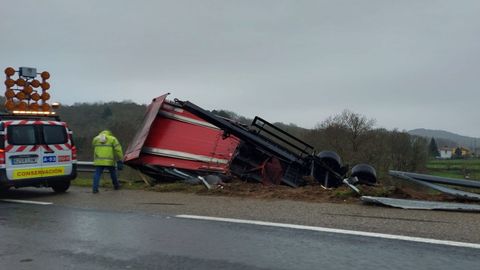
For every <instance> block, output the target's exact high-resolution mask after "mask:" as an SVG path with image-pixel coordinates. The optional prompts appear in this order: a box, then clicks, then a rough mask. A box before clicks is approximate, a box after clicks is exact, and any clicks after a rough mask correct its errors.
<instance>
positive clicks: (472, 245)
mask: <svg viewBox="0 0 480 270" xmlns="http://www.w3.org/2000/svg"><path fill="white" fill-rule="evenodd" d="M176 217H177V218H186V219H197V220H209V221H221V222H231V223H240V224H252V225H259V226H271V227H280V228H289V229H297V230H309V231H317V232H328V233H339V234H348V235H357V236H366V237H376V238H384V239H393V240H402V241H410V242H418V243H427V244H436V245H445V246H454V247H465V248H476V249H480V244H475V243H466V242H455V241H448V240H438V239H431V238H422V237H412V236H404V235H394V234H384V233H372V232H364V231H352V230H343V229H333V228H325V227H315V226H304V225H296V224H286V223H276V222H266V221H257V220H246V219H233V218H219V217H207V216H194V215H177V216H176Z"/></svg>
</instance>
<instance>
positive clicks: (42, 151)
mask: <svg viewBox="0 0 480 270" xmlns="http://www.w3.org/2000/svg"><path fill="white" fill-rule="evenodd" d="M76 152H77V151H76V147H75V145H74V142H73V133H72V131H71V130H70V129H69V128H68V127H67V124H66V123H65V122H63V121H61V120H60V119H59V118H58V117H57V116H54V117H52V116H50V117H47V116H41V117H40V116H20V115H13V114H11V115H9V114H5V115H0V188H3V189H8V188H10V187H15V188H20V187H31V186H33V187H42V186H43V187H51V188H52V189H53V190H54V191H55V192H65V191H66V190H67V189H68V188H69V187H70V181H71V180H73V179H75V177H76V175H77V164H76V163H77V157H76V154H77V153H76Z"/></svg>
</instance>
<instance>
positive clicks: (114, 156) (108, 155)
mask: <svg viewBox="0 0 480 270" xmlns="http://www.w3.org/2000/svg"><path fill="white" fill-rule="evenodd" d="M92 146H93V165H95V174H94V176H93V193H98V185H99V183H100V177H101V176H102V173H103V170H104V169H108V170H109V172H110V177H111V178H112V184H113V187H114V188H115V190H118V189H119V188H120V184H119V183H118V178H117V168H116V166H115V165H118V166H120V165H121V160H122V158H123V151H122V146H121V145H120V143H119V142H118V140H117V138H115V136H113V134H112V132H110V131H109V130H104V131H102V132H100V133H99V134H98V135H97V136H96V137H95V138H93V141H92ZM117 161H118V163H117Z"/></svg>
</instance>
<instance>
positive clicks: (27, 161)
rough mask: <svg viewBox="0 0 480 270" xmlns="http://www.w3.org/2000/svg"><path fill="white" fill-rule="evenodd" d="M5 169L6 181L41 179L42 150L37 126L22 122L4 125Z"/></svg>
mask: <svg viewBox="0 0 480 270" xmlns="http://www.w3.org/2000/svg"><path fill="white" fill-rule="evenodd" d="M5 136H6V137H7V140H6V143H5V167H6V172H7V178H8V180H13V181H15V180H22V179H28V178H37V177H42V176H43V174H42V155H43V149H41V147H39V145H38V143H39V134H38V129H37V126H36V125H34V124H25V122H24V121H11V122H9V123H6V134H5Z"/></svg>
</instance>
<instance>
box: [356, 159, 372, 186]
mask: <svg viewBox="0 0 480 270" xmlns="http://www.w3.org/2000/svg"><path fill="white" fill-rule="evenodd" d="M351 176H356V177H357V178H358V183H360V184H364V185H375V183H376V182H377V172H376V171H375V168H373V167H372V166H370V165H368V164H358V165H355V166H354V167H353V168H352V174H351Z"/></svg>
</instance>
